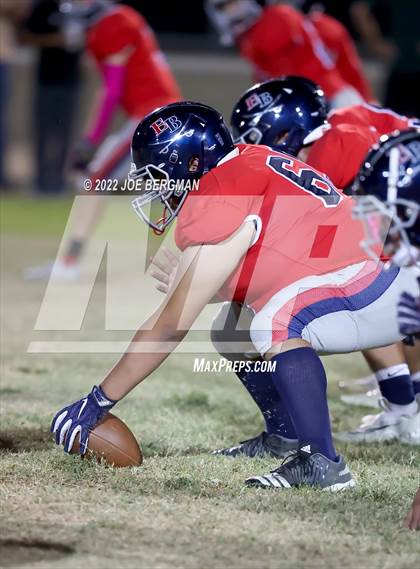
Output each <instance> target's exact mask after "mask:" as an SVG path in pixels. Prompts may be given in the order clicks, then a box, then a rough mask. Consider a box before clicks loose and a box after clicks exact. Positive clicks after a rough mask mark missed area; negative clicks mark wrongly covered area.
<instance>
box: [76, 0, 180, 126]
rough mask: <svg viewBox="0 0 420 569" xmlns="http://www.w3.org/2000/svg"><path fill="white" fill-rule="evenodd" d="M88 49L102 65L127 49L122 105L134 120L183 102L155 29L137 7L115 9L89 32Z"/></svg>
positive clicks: (115, 7)
mask: <svg viewBox="0 0 420 569" xmlns="http://www.w3.org/2000/svg"><path fill="white" fill-rule="evenodd" d="M87 48H88V50H89V51H90V53H91V54H92V55H93V56H94V57H95V59H96V60H97V62H98V63H99V64H101V63H103V62H104V61H105V60H106V58H108V57H109V56H111V55H113V54H116V53H118V52H121V51H122V50H124V49H127V50H128V51H130V52H131V54H130V56H129V58H128V61H127V64H126V76H125V81H124V91H123V95H122V101H121V103H122V106H123V108H124V110H125V111H126V113H127V114H128V115H129V116H131V117H142V116H144V115H145V114H147V113H149V112H150V111H152V110H153V109H154V108H156V107H160V106H162V105H167V104H169V103H171V102H174V101H177V100H180V98H181V95H180V92H179V89H178V86H177V84H176V82H175V79H174V77H173V75H172V73H171V71H170V69H169V67H168V66H167V64H166V62H165V59H164V56H163V54H162V52H161V51H160V50H159V47H158V44H157V42H156V40H155V37H154V34H153V32H152V30H151V29H150V28H149V26H148V25H147V23H146V22H145V20H144V19H143V18H142V16H140V14H139V13H138V12H136V11H135V10H134V9H133V8H130V7H128V6H113V7H111V8H110V9H109V10H108V11H107V12H106V13H105V15H104V16H102V17H101V18H100V19H99V20H98V21H97V22H96V23H95V24H94V25H93V26H92V28H90V29H89V32H88V37H87Z"/></svg>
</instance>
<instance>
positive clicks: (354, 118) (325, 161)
mask: <svg viewBox="0 0 420 569" xmlns="http://www.w3.org/2000/svg"><path fill="white" fill-rule="evenodd" d="M328 121H329V123H330V124H331V125H332V127H331V129H330V130H328V131H327V132H326V133H325V134H324V135H323V136H322V138H320V139H319V140H317V141H316V142H314V144H313V145H312V147H311V149H310V151H309V154H308V157H307V162H308V164H310V165H311V166H312V167H313V168H316V169H317V170H319V171H320V172H324V173H325V174H326V175H327V176H329V178H331V180H332V182H333V184H334V185H335V186H336V187H337V188H345V187H346V186H348V185H349V184H350V183H351V182H352V181H353V180H354V178H355V177H356V175H357V173H358V171H359V170H360V167H361V165H362V163H363V160H364V159H365V158H366V155H367V153H368V152H369V150H370V148H371V147H372V146H373V145H374V144H376V143H377V142H379V139H380V137H381V136H382V135H383V134H390V133H391V132H393V131H394V130H405V129H407V128H410V127H411V126H413V125H414V121H412V120H410V119H408V118H407V117H404V116H402V115H399V114H397V113H394V111H391V110H390V109H382V108H379V107H375V106H373V105H368V104H361V105H353V106H351V107H345V108H343V109H338V110H336V111H333V112H332V113H331V114H330V116H329V117H328Z"/></svg>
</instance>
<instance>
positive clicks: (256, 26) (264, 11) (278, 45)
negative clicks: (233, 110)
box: [206, 0, 371, 107]
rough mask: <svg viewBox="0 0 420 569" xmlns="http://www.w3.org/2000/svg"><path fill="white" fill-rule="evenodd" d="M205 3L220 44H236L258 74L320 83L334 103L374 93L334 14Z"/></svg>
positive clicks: (251, 0)
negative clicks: (309, 14) (329, 15)
mask: <svg viewBox="0 0 420 569" xmlns="http://www.w3.org/2000/svg"><path fill="white" fill-rule="evenodd" d="M206 6H207V12H208V14H209V17H210V20H211V21H212V22H213V24H214V26H215V27H216V29H217V31H218V33H219V37H220V41H221V43H222V44H224V45H231V44H233V43H235V44H236V45H237V47H238V49H239V51H240V53H241V55H242V56H243V57H245V58H246V59H247V60H249V61H250V62H251V63H252V64H253V65H254V66H255V68H256V70H257V74H258V79H263V78H266V79H267V78H269V77H278V76H280V75H291V74H293V75H300V76H302V77H306V78H308V79H311V80H312V81H316V82H317V83H319V84H320V86H321V87H322V89H323V90H324V92H325V94H326V96H327V97H328V99H329V100H330V103H331V106H332V107H342V106H345V105H350V104H355V103H358V102H361V101H363V100H366V99H370V98H371V92H370V88H369V86H368V83H367V81H366V79H365V78H364V76H363V72H362V68H361V64H360V61H359V58H358V55H357V52H356V50H355V49H354V46H353V45H352V41H351V38H350V37H349V35H348V34H347V32H346V30H345V29H344V28H343V26H342V25H341V24H340V23H339V22H337V21H335V20H333V19H332V18H330V17H328V16H324V15H317V16H315V17H314V18H313V19H312V18H310V17H305V16H304V15H303V14H302V13H301V12H300V11H298V10H296V9H294V8H293V7H292V6H288V5H283V4H280V5H272V6H271V5H267V6H265V7H261V6H260V5H259V3H258V2H256V0H207V3H206Z"/></svg>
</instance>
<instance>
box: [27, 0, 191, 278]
mask: <svg viewBox="0 0 420 569" xmlns="http://www.w3.org/2000/svg"><path fill="white" fill-rule="evenodd" d="M61 9H62V11H63V12H64V14H65V15H66V16H67V18H68V19H75V18H76V19H80V18H84V20H85V25H86V28H87V34H86V49H87V51H88V52H89V54H90V55H91V56H93V58H94V59H95V60H96V62H97V64H98V68H99V71H100V73H101V76H102V81H103V87H102V92H101V93H100V96H99V101H98V104H97V106H96V108H95V111H94V115H93V117H92V119H91V121H90V124H89V128H88V129H87V131H86V133H85V136H84V138H83V139H82V140H81V141H80V142H79V144H78V145H77V146H76V148H75V149H74V152H73V157H72V164H73V168H74V169H75V170H77V171H78V172H79V174H80V180H82V179H83V178H84V177H87V178H89V179H90V180H91V181H92V186H93V187H94V185H95V181H96V180H99V179H106V178H108V179H117V180H123V179H124V178H126V176H127V172H128V171H129V168H130V144H131V138H132V135H133V132H134V129H135V127H136V125H137V124H138V121H139V120H140V118H141V117H143V116H144V115H146V114H147V113H149V112H150V111H152V110H153V109H155V108H157V107H160V106H163V105H166V104H168V103H170V102H173V101H176V100H179V99H180V98H181V94H180V91H179V88H178V85H177V83H176V81H175V78H174V77H173V75H172V73H171V71H170V69H169V67H168V65H167V63H166V61H165V58H164V56H163V54H162V52H161V51H160V50H159V47H158V44H157V42H156V39H155V37H154V35H153V32H152V30H151V29H150V28H149V26H148V25H147V24H146V22H145V21H144V19H143V18H142V17H141V15H140V14H139V13H138V12H137V11H135V10H134V9H132V8H131V7H129V6H123V5H117V4H114V3H113V2H111V1H109V0H83V1H82V2H64V3H63V4H62V6H61ZM120 108H121V109H122V110H123V111H124V112H125V115H126V117H127V119H126V122H125V124H124V125H123V127H122V128H120V129H119V130H118V131H117V132H114V133H112V134H111V135H109V136H108V137H106V134H107V131H108V129H109V127H110V125H111V121H112V119H113V117H114V115H115V113H116V111H117V110H118V109H120ZM80 184H81V182H80ZM80 187H81V186H80ZM104 198H105V196H101V195H90V196H89V199H85V200H83V203H80V202H79V204H80V205H79V204H77V205H79V207H78V211H77V212H76V213H75V217H74V218H75V225H74V226H73V227H72V228H71V230H70V235H71V238H70V242H69V243H68V244H67V246H66V248H65V254H64V257H63V258H62V259H59V260H58V261H57V262H56V263H55V265H54V276H55V277H56V278H59V279H60V278H61V279H68V280H73V279H76V278H78V276H79V272H80V267H79V262H80V257H81V254H82V251H83V247H84V245H85V243H86V241H87V240H88V239H89V237H90V235H91V233H92V231H93V229H94V227H95V225H96V223H97V221H98V218H99V216H100V214H101V213H102V208H103V206H104V205H105V199H104ZM76 207H77V206H76ZM52 266H53V265H52V264H51V263H49V264H47V265H46V266H43V267H36V268H34V269H29V270H27V271H26V277H27V278H29V279H32V278H47V277H48V276H49V275H50V273H51V270H52Z"/></svg>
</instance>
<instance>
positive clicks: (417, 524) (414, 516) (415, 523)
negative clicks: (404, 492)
mask: <svg viewBox="0 0 420 569" xmlns="http://www.w3.org/2000/svg"><path fill="white" fill-rule="evenodd" d="M404 527H405V528H407V529H412V530H420V488H419V489H418V490H417V494H416V495H415V496H414V501H413V505H412V506H411V509H410V511H409V512H408V514H407V517H406V518H405V521H404Z"/></svg>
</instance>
